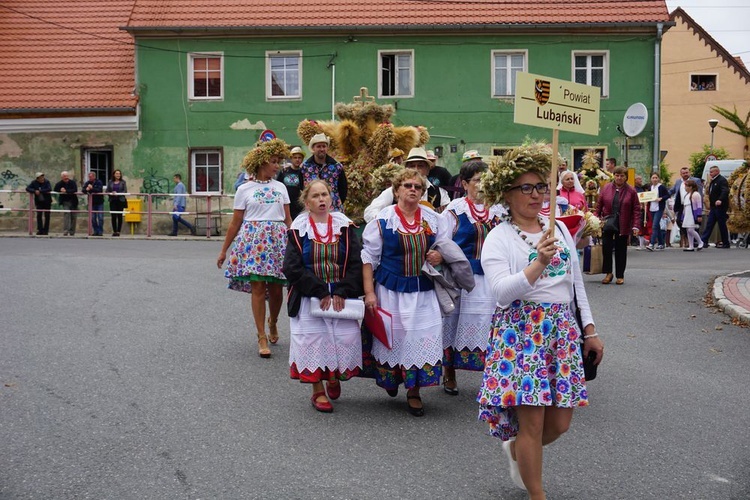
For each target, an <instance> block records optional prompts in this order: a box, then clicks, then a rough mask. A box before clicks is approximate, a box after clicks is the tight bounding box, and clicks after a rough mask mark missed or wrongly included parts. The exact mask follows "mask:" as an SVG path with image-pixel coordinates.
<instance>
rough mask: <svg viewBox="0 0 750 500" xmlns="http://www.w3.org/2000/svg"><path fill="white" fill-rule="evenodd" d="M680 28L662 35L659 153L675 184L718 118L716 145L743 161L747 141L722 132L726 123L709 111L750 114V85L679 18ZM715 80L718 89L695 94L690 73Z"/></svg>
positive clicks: (709, 134) (732, 156)
mask: <svg viewBox="0 0 750 500" xmlns="http://www.w3.org/2000/svg"><path fill="white" fill-rule="evenodd" d="M675 21H676V22H677V26H674V27H672V28H670V29H669V30H668V31H667V32H666V33H665V35H664V38H663V44H662V66H661V71H662V73H661V75H662V86H661V128H660V136H661V149H662V150H667V151H668V153H667V156H666V158H665V159H664V161H665V162H666V163H667V164H668V165H669V170H670V172H673V173H674V174H675V175H673V177H672V179H673V180H674V179H677V172H678V171H679V169H680V167H682V166H684V165H688V158H689V156H690V154H691V153H694V152H696V151H700V150H701V148H702V146H703V145H704V144H710V143H711V128H710V126H709V125H708V120H709V119H712V118H716V119H718V120H719V126H718V127H716V129H715V131H714V146H715V147H723V148H724V149H726V150H727V152H729V154H730V158H743V156H744V147H745V144H746V142H745V139H744V138H743V137H742V136H740V135H737V134H732V133H730V132H728V131H726V130H722V129H721V128H720V126H721V125H727V126H729V123H728V122H727V120H725V119H724V118H722V117H721V116H719V115H718V114H717V113H715V112H714V111H712V110H711V106H712V105H716V106H721V107H723V108H727V109H729V110H732V109H733V108H734V106H735V105H736V106H737V113H738V114H739V115H740V116H741V117H744V116H746V115H747V113H748V111H750V83H748V82H747V81H746V80H745V79H744V78H742V77H741V75H740V74H739V73H737V72H735V70H734V68H733V67H730V66H729V65H728V64H727V63H726V62H725V61H724V59H723V58H722V57H721V56H719V55H718V54H717V52H716V51H714V50H712V49H711V48H710V47H709V45H707V43H706V42H705V41H704V40H701V39H699V38H698V35H697V34H695V33H694V32H693V31H692V30H691V29H689V28H688V25H687V24H686V23H684V22H683V21H682V18H680V17H679V16H677V17H676V19H675ZM696 73H697V74H715V75H717V77H716V81H717V90H715V91H708V90H703V91H691V90H690V75H691V74H696Z"/></svg>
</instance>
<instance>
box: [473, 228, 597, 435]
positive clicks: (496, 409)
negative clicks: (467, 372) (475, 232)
mask: <svg viewBox="0 0 750 500" xmlns="http://www.w3.org/2000/svg"><path fill="white" fill-rule="evenodd" d="M561 226H562V225H558V226H557V227H558V231H559V232H558V234H557V236H558V237H559V242H558V250H557V253H556V254H555V255H554V256H553V257H552V259H551V261H550V264H549V265H548V266H547V267H546V269H545V270H544V272H543V273H542V276H541V277H540V278H539V279H538V280H537V281H536V282H535V283H534V284H529V282H528V280H527V279H526V276H525V275H524V273H523V270H524V269H525V268H526V266H528V264H529V263H530V262H531V261H532V260H533V259H534V258H535V257H536V255H537V252H536V249H535V248H532V245H533V246H536V242H537V241H538V239H539V237H540V236H541V234H542V233H537V234H528V233H523V232H520V231H519V230H517V229H514V227H513V226H512V225H511V224H510V222H509V221H506V222H503V223H501V224H499V225H498V226H497V227H496V228H495V229H493V230H492V232H491V233H490V234H489V235H488V237H487V239H486V240H485V246H484V252H483V254H482V266H483V267H484V271H485V273H486V275H487V276H488V277H490V278H489V279H490V280H491V281H492V283H491V284H490V287H491V289H492V291H493V294H494V295H495V297H496V298H497V299H498V307H497V309H496V311H495V314H494V316H493V318H492V327H491V330H490V338H489V345H488V347H487V354H486V362H485V368H484V376H483V379H482V386H481V388H480V390H479V395H478V396H477V401H478V402H479V406H480V409H479V418H480V420H484V421H486V422H487V423H488V424H489V426H490V434H492V435H493V436H495V437H498V438H500V439H502V440H503V441H507V440H508V439H511V438H512V437H513V436H515V435H516V434H517V433H518V418H517V414H516V412H515V408H516V407H517V406H520V405H528V406H558V407H562V408H574V407H577V406H586V405H588V393H587V391H586V381H585V380H584V375H583V358H582V355H581V347H580V342H581V332H580V331H579V327H578V325H577V323H576V320H575V315H574V312H573V311H572V309H571V307H570V304H571V302H572V301H573V286H574V281H575V282H576V283H577V284H579V285H580V286H578V285H576V286H575V290H576V292H577V295H578V297H577V300H578V304H579V307H581V312H582V315H583V316H584V318H583V319H584V324H588V323H593V321H591V320H590V318H591V314H590V310H589V308H588V299H587V297H586V295H585V290H583V281H582V279H581V277H580V276H581V275H580V268H579V266H578V262H577V261H578V256H577V255H576V252H575V251H572V250H571V249H574V248H575V246H574V244H573V242H572V237H571V236H570V233H569V232H568V231H567V229H565V228H564V227H561ZM560 233H562V234H560Z"/></svg>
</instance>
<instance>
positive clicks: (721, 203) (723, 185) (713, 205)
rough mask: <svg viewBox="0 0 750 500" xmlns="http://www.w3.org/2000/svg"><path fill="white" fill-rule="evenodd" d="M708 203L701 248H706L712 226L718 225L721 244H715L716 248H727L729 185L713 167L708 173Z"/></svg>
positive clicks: (717, 168)
mask: <svg viewBox="0 0 750 500" xmlns="http://www.w3.org/2000/svg"><path fill="white" fill-rule="evenodd" d="M708 175H709V176H710V177H711V179H709V185H708V201H709V207H708V208H709V210H710V211H709V212H708V222H706V229H705V230H704V231H703V235H702V236H701V239H702V240H703V248H708V239H709V238H710V237H711V231H713V230H714V225H715V224H719V234H720V235H721V242H719V243H717V244H716V248H729V246H730V245H729V231H727V210H729V183H728V182H727V179H726V178H725V177H724V176H723V175H721V174H720V173H719V167H717V166H713V167H711V169H710V170H709V171H708Z"/></svg>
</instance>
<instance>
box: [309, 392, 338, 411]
mask: <svg viewBox="0 0 750 500" xmlns="http://www.w3.org/2000/svg"><path fill="white" fill-rule="evenodd" d="M321 396H323V397H326V392H325V391H320V392H316V393H313V395H312V398H310V402H311V403H312V405H313V407H314V408H315V409H316V410H318V411H320V412H323V413H332V412H333V405H332V404H331V402H330V401H328V398H326V400H325V401H318V398H319V397H321Z"/></svg>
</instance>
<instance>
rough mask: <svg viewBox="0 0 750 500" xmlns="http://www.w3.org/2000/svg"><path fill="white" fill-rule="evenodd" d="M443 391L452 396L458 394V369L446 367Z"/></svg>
mask: <svg viewBox="0 0 750 500" xmlns="http://www.w3.org/2000/svg"><path fill="white" fill-rule="evenodd" d="M443 391H445V393H446V394H450V395H451V396H458V384H457V383H456V370H454V369H453V368H445V371H444V373H443Z"/></svg>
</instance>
